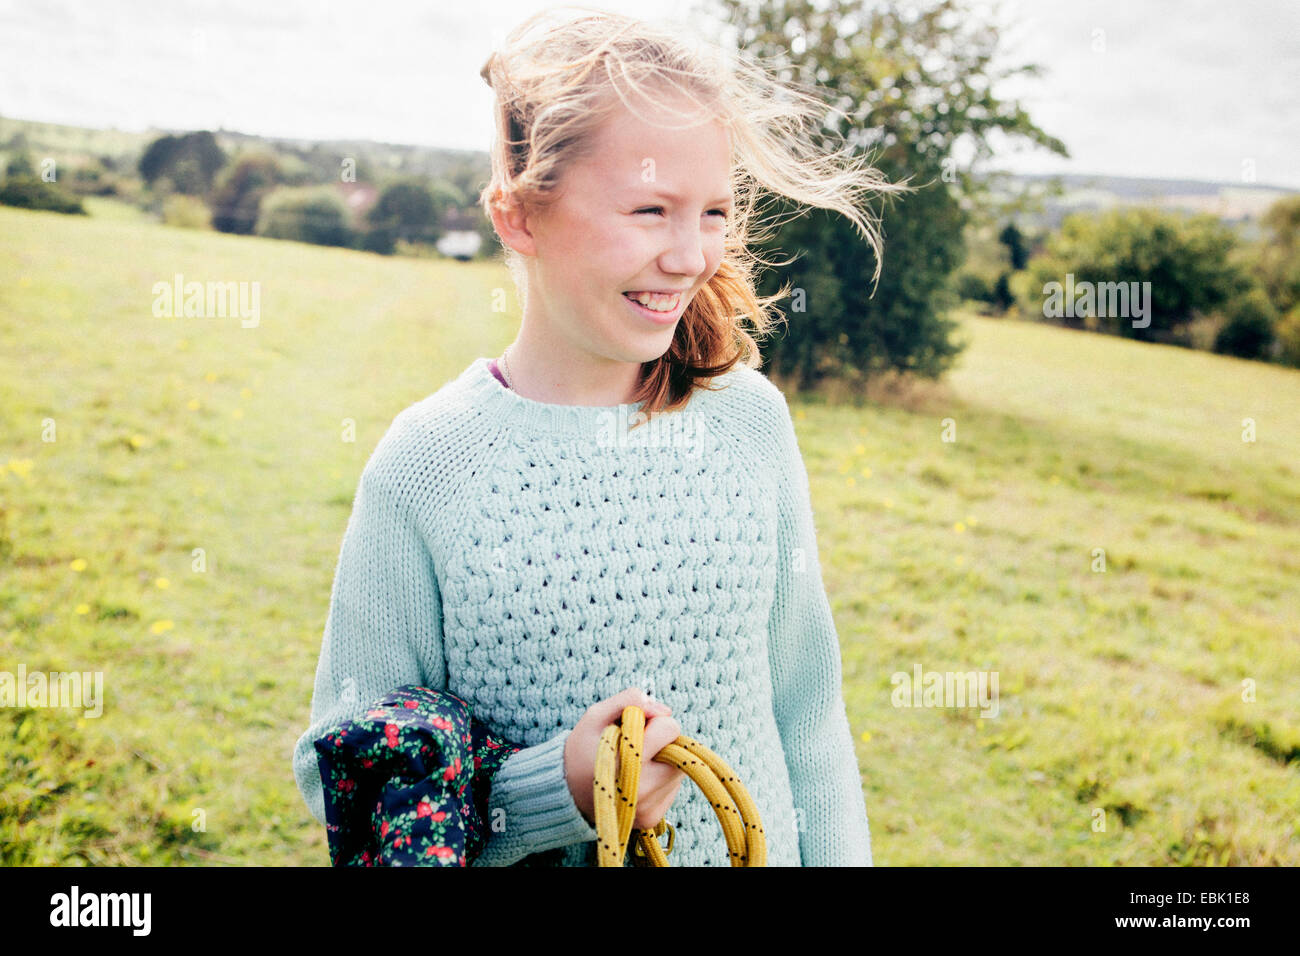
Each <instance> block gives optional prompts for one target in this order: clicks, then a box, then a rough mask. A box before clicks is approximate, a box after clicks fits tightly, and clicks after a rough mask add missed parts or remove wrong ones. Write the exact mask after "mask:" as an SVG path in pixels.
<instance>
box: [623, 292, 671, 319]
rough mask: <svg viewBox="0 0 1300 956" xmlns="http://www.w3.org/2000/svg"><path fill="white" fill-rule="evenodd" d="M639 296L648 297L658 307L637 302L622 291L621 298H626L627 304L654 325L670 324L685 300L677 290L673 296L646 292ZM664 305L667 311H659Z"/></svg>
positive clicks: (630, 295)
mask: <svg viewBox="0 0 1300 956" xmlns="http://www.w3.org/2000/svg"><path fill="white" fill-rule="evenodd" d="M641 297H642V298H646V299H648V301H649V302H650V304H651V305H653V306H659V307H660V308H658V309H656V308H650V307H649V306H645V305H642V304H641V303H640V302H637V301H636V300H635V299H633V298H632V294H631V293H628V292H624V293H623V298H624V299H625V300H627V303H628V305H630V306H631V307H632V308H633V309H634V310H635V311H636V312H637V314H638V315H640V316H641V317H642V318H645V319H649V320H650V321H651V322H653V323H655V324H656V325H671V324H672V323H673V322H675V321H677V316H678V314H679V313H680V312H681V310H682V302H683V301H684V300H685V298H686V295H685V293H682V292H678V293H677V294H676V295H675V296H665V295H647V294H646V293H641ZM664 306H667V307H668V309H667V311H660V309H662V308H663V307H664Z"/></svg>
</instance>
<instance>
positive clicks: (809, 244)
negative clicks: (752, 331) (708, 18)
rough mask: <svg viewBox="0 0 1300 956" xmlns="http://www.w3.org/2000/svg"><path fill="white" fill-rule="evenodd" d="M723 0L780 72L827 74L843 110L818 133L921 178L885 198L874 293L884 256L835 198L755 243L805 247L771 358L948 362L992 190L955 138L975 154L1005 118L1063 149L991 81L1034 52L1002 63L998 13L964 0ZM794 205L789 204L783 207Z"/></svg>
mask: <svg viewBox="0 0 1300 956" xmlns="http://www.w3.org/2000/svg"><path fill="white" fill-rule="evenodd" d="M720 2H721V4H722V6H723V8H724V10H725V18H726V19H727V20H728V21H729V22H730V23H731V24H732V25H733V26H734V27H736V28H737V29H738V31H739V37H738V43H739V45H740V46H741V48H742V49H744V50H745V51H746V52H747V53H749V54H752V55H754V56H756V57H758V58H760V59H762V60H763V61H765V62H767V63H774V64H777V66H778V68H779V72H780V74H781V76H782V78H783V79H787V80H789V81H792V82H794V83H796V84H797V85H799V86H801V87H804V88H806V89H811V88H814V87H816V89H817V90H819V91H821V93H822V95H823V96H824V98H825V99H826V100H827V101H828V103H829V105H831V106H833V107H834V108H835V109H836V110H837V111H839V112H838V114H836V113H830V111H828V113H830V115H828V116H827V120H826V128H825V130H824V131H818V132H817V134H816V135H815V140H816V141H818V142H819V143H820V144H821V145H823V146H825V147H827V148H828V149H835V148H836V146H837V145H838V144H839V143H842V142H844V141H845V140H847V141H848V142H849V143H850V144H852V145H853V146H854V147H855V148H857V149H860V150H867V151H870V156H871V161H872V163H873V165H875V166H876V167H877V168H878V169H879V170H880V171H881V172H882V173H884V174H885V176H886V177H887V178H888V179H890V180H891V181H901V180H903V179H909V178H910V181H911V183H912V185H914V186H916V187H918V189H917V191H916V192H914V193H911V194H908V195H906V196H904V197H903V198H901V199H891V201H889V202H886V203H882V204H881V205H880V206H878V207H877V209H876V212H877V213H878V215H879V217H880V219H881V222H882V227H883V232H884V259H883V262H882V265H883V271H882V273H881V278H880V282H879V284H878V285H877V286H876V287H875V289H874V293H875V294H874V295H872V291H873V290H872V287H871V281H870V277H871V275H872V273H873V272H874V257H873V256H872V254H871V251H870V249H869V247H867V246H866V245H865V243H864V242H863V240H862V238H861V236H860V235H858V234H857V233H856V231H855V230H854V229H853V227H852V225H851V224H850V223H849V222H848V221H847V220H845V219H844V218H843V217H841V216H839V215H838V214H833V213H825V212H824V211H822V210H816V211H814V212H812V213H811V214H809V215H807V216H806V217H801V218H799V219H795V220H792V221H790V222H788V223H785V224H784V225H781V226H780V227H778V229H777V230H776V232H775V234H774V236H773V238H772V239H771V240H770V241H769V242H767V243H763V244H761V245H760V246H759V248H758V250H757V251H758V252H760V253H761V254H762V255H763V257H764V258H777V256H773V255H771V253H773V252H780V253H782V255H780V256H779V258H782V259H784V258H788V257H789V256H790V255H791V254H801V253H805V252H806V253H807V254H806V255H804V254H801V255H800V257H799V258H798V259H796V261H795V262H794V263H792V264H790V265H785V266H782V267H781V275H780V277H779V279H782V280H786V281H788V282H789V284H790V285H791V286H793V287H794V288H796V289H803V290H804V295H805V296H806V299H807V303H808V312H807V314H802V315H801V314H798V313H797V312H796V314H795V315H793V316H791V317H790V321H789V324H788V328H787V330H786V331H785V334H784V335H782V336H781V337H780V338H777V339H774V340H773V341H771V342H770V343H769V344H768V346H767V348H766V349H765V355H766V358H767V359H768V364H769V365H770V366H771V368H772V369H773V370H775V371H777V372H779V373H781V374H784V375H797V377H798V382H799V385H800V386H801V387H803V386H809V385H812V384H814V383H815V382H816V381H818V380H819V379H821V378H823V377H826V376H830V375H843V374H847V373H849V372H850V371H851V370H856V371H857V372H860V373H862V374H864V375H870V374H873V373H874V372H876V371H880V370H884V369H895V370H900V371H907V372H913V373H916V374H919V375H923V376H928V377H936V376H938V375H939V374H941V373H942V372H943V371H944V370H945V369H946V368H948V367H950V366H951V364H952V361H953V359H954V358H955V357H956V355H957V354H958V353H959V352H960V350H961V345H960V344H958V343H957V342H955V341H954V340H953V332H954V330H955V328H956V325H955V323H953V322H952V321H950V320H948V319H947V318H946V317H945V314H944V313H945V312H946V310H947V308H948V307H949V306H950V304H951V302H952V294H951V292H950V291H949V289H948V282H949V275H950V273H952V272H953V271H954V270H955V269H956V268H957V267H958V266H960V265H961V263H962V261H963V259H964V256H965V249H964V245H963V241H962V235H963V227H964V225H965V222H966V220H967V217H968V215H969V209H968V208H966V207H971V208H974V207H975V206H976V205H977V203H978V202H979V201H980V200H981V199H982V198H983V196H985V195H986V190H985V189H984V187H983V186H981V184H980V183H979V180H978V179H976V178H975V177H974V176H973V175H972V170H970V169H961V168H959V167H958V166H957V164H956V163H955V161H953V160H952V158H951V157H952V153H953V149H954V146H956V145H957V144H958V142H959V141H964V142H966V143H969V144H970V145H971V146H973V154H974V157H975V160H976V161H977V162H978V161H980V160H983V159H987V158H988V157H990V156H991V155H992V146H991V145H990V143H989V141H988V140H989V137H990V136H991V135H992V134H993V133H994V132H995V131H997V132H998V133H1000V134H1002V135H1004V136H1005V137H1009V138H1012V139H1014V138H1022V139H1028V140H1029V141H1031V142H1033V143H1035V144H1037V145H1040V146H1043V147H1046V148H1048V149H1050V150H1052V151H1053V152H1057V153H1059V154H1061V155H1066V150H1065V146H1064V144H1063V143H1061V142H1060V141H1059V140H1057V139H1055V138H1053V137H1050V136H1048V135H1047V134H1046V133H1044V132H1043V131H1042V130H1040V129H1038V127H1036V126H1034V124H1033V123H1032V122H1031V121H1030V119H1029V117H1028V115H1027V114H1026V113H1025V111H1024V110H1023V109H1022V108H1021V107H1020V106H1019V104H1018V103H1015V102H1008V101H1003V100H1000V99H998V98H996V97H995V96H994V95H993V93H992V88H993V85H994V82H995V81H998V80H1001V79H1003V78H1005V77H1008V76H1011V75H1012V74H1015V73H1022V72H1024V73H1030V74H1032V73H1036V72H1037V71H1038V68H1037V67H1034V66H1023V67H1018V68H1014V69H1008V70H1002V71H995V70H994V69H993V67H992V61H993V59H994V57H995V55H996V54H997V46H998V34H997V30H996V28H995V27H994V26H992V25H990V24H987V23H983V22H981V21H980V19H979V17H978V16H977V15H976V14H975V13H972V12H971V11H970V10H968V9H966V7H965V5H964V4H963V3H961V2H959V0H930V2H927V3H923V4H922V5H921V6H920V7H917V6H915V5H907V6H904V5H903V4H901V3H898V2H893V0H891V2H887V3H885V4H883V5H880V6H872V7H870V8H868V7H867V5H866V4H865V3H864V2H863V0H825V2H822V3H818V4H816V5H814V4H813V3H812V2H811V0H775V2H770V3H762V4H758V5H756V4H753V3H751V2H749V0H720ZM786 207H787V204H785V203H784V202H782V203H780V204H779V206H778V208H780V209H781V211H782V212H783V213H784V212H786V211H787V209H786ZM801 223H802V225H800V224H801ZM784 284H785V282H782V281H778V277H776V276H773V275H772V274H771V273H767V274H765V275H764V276H763V277H762V279H761V280H760V288H759V291H760V293H761V294H772V293H773V292H776V291H778V289H779V288H780V287H781V286H783V285H784ZM797 304H798V303H796V302H794V301H793V300H792V306H797Z"/></svg>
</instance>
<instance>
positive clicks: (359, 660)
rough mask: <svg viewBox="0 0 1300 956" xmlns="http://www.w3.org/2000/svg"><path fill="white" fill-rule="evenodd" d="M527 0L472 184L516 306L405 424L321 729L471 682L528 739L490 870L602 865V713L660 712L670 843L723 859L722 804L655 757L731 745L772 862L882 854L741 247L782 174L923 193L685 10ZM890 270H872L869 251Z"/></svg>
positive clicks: (683, 852) (371, 497) (355, 577)
mask: <svg viewBox="0 0 1300 956" xmlns="http://www.w3.org/2000/svg"><path fill="white" fill-rule="evenodd" d="M555 13H556V11H554V10H552V11H548V12H545V13H542V14H538V15H537V16H534V17H533V18H531V19H530V20H528V21H527V22H525V23H524V24H522V25H521V26H520V27H518V28H517V29H516V30H515V31H514V32H513V33H511V34H510V36H509V37H507V39H506V42H505V46H504V48H503V49H502V50H500V51H499V52H497V53H494V54H493V55H492V56H491V57H490V58H489V60H488V62H487V64H486V65H485V66H484V68H483V77H484V79H485V80H487V82H488V84H489V85H490V86H491V87H492V89H493V90H494V91H495V93H496V107H495V109H496V122H497V136H496V139H495V142H494V144H493V152H492V164H493V173H492V179H491V181H490V182H489V183H488V185H487V187H486V188H485V189H484V191H483V194H482V196H481V201H482V203H483V205H484V208H485V210H486V211H487V212H488V214H489V215H490V216H491V219H492V222H493V224H494V226H495V228H496V231H497V233H498V235H499V236H500V238H501V240H502V243H503V244H504V246H505V247H506V258H507V263H508V265H509V268H510V270H511V273H512V275H513V277H514V279H515V282H516V284H517V286H518V289H519V291H520V296H521V299H522V302H523V321H522V325H521V327H520V330H519V334H518V336H517V338H516V339H515V341H514V342H512V343H511V344H510V345H509V347H507V348H506V349H505V351H504V353H503V354H502V355H501V356H500V358H499V360H493V361H489V360H487V359H484V358H479V359H475V360H474V362H472V363H471V364H470V366H469V367H468V368H467V369H466V370H465V371H464V372H463V373H462V374H461V375H460V376H459V377H458V378H457V379H455V380H454V381H452V382H449V383H447V384H446V385H444V386H443V387H442V388H440V389H439V390H438V391H437V392H435V393H434V394H433V395H431V396H429V397H428V398H426V399H424V400H423V401H421V402H418V403H416V404H415V405H412V406H411V407H409V408H407V409H406V410H405V411H403V412H402V413H401V414H399V415H398V416H397V417H396V419H395V420H394V421H393V424H392V426H391V427H390V428H389V430H388V432H387V433H386V434H385V435H384V437H383V439H382V440H381V441H380V443H379V446H378V447H377V448H376V450H375V452H374V454H373V455H372V457H371V458H370V460H369V462H368V463H367V465H366V468H365V470H364V472H363V474H362V476H361V481H360V484H359V487H358V491H357V496H356V501H355V503H354V509H353V512H352V516H351V518H350V520H349V522H348V527H347V531H346V533H345V535H344V540H343V546H342V551H341V554H340V557H339V563H338V567H337V570H336V574H335V579H334V587H333V592H332V596H331V603H330V611H329V617H328V620H327V623H326V627H325V634H324V639H323V643H322V648H321V656H320V663H319V666H318V668H317V672H316V684H315V693H314V696H313V698H312V711H311V727H309V728H308V730H307V731H306V732H305V733H304V734H303V735H302V737H301V739H300V740H299V741H298V746H297V748H296V750H295V754H294V770H295V775H296V779H297V782H298V786H299V788H300V789H301V791H302V793H303V796H304V798H305V799H306V801H307V804H308V806H309V808H310V809H311V810H312V813H313V814H314V815H315V817H316V819H317V820H319V821H321V822H322V823H324V816H323V809H322V807H323V796H322V793H321V780H320V775H319V771H318V768H317V765H316V760H315V754H314V752H313V749H312V740H313V739H314V738H315V736H316V735H317V734H318V733H319V731H320V728H322V727H324V726H326V725H327V724H330V723H333V722H334V721H336V720H338V719H340V718H341V717H344V716H346V715H348V714H352V713H355V712H357V711H358V710H360V709H362V708H364V707H365V706H366V705H367V703H369V702H370V701H373V700H375V699H377V698H379V697H381V696H382V695H384V694H385V693H387V692H389V691H391V690H392V689H394V688H395V687H398V686H400V685H403V684H422V685H424V686H427V687H432V688H434V689H446V690H449V691H451V692H452V693H455V694H457V695H458V696H460V697H461V698H463V699H464V700H466V701H467V702H468V703H469V704H470V705H471V707H472V709H473V713H474V716H475V718H476V719H478V720H481V721H483V722H485V723H486V724H487V725H489V726H490V728H491V729H492V731H493V732H495V733H497V734H499V735H501V736H503V737H505V738H507V739H508V740H510V741H514V742H518V743H519V744H520V746H521V747H523V749H521V750H520V751H519V752H518V753H515V754H513V755H512V756H511V757H510V758H509V759H508V760H507V761H506V762H505V764H504V765H503V766H502V768H501V770H500V771H499V772H498V773H497V775H496V777H495V778H494V779H493V782H492V787H491V804H490V807H491V812H490V813H489V823H490V824H491V827H492V831H493V832H492V836H491V839H490V841H489V843H488V845H487V848H486V849H485V850H484V851H483V853H482V854H481V855H480V856H479V857H478V858H477V859H476V860H475V865H480V866H501V865H511V864H515V863H519V862H525V863H527V864H528V865H559V866H591V865H594V861H595V855H594V850H595V840H596V831H595V829H594V827H593V826H592V822H591V821H592V820H593V819H594V812H593V809H592V779H593V771H594V764H595V755H596V745H597V741H598V739H599V736H600V733H601V730H602V729H603V728H604V727H605V726H606V725H608V724H609V723H611V722H612V721H613V720H615V719H616V718H617V717H618V715H619V713H620V712H621V710H622V708H623V707H624V706H625V705H627V704H638V705H640V706H642V707H643V708H644V709H645V710H646V715H647V718H648V723H647V728H646V742H645V748H644V753H643V768H642V771H641V777H640V785H639V790H638V795H637V806H638V811H637V817H636V823H635V825H636V826H637V827H639V828H647V829H648V828H651V827H653V826H654V825H655V824H656V823H657V822H658V821H659V820H660V819H662V818H666V819H667V820H668V822H669V823H671V824H672V825H673V826H674V828H675V831H676V836H675V842H674V846H673V850H672V854H671V856H670V857H669V862H670V864H671V865H673V866H726V865H728V863H729V858H728V853H727V847H726V842H725V840H724V838H723V834H722V830H721V827H720V826H719V824H718V821H717V818H716V816H715V814H714V811H713V808H712V807H711V806H710V805H709V802H708V800H707V799H706V798H705V797H704V796H703V794H702V793H701V792H700V791H699V790H698V788H696V787H695V785H694V784H689V785H688V786H686V787H685V788H683V787H682V783H683V781H684V780H685V779H686V778H685V775H684V774H682V772H681V771H679V770H677V769H676V768H674V767H670V766H668V765H665V764H661V763H658V762H655V761H653V760H652V758H653V756H654V755H655V754H656V753H657V752H658V751H659V750H660V749H661V748H662V747H663V746H664V745H665V744H667V743H669V742H670V741H672V740H674V739H675V738H676V737H677V736H678V735H679V734H682V733H684V734H686V735H687V736H690V737H694V738H696V739H698V740H699V741H700V742H702V743H704V744H705V745H706V746H708V747H710V748H711V749H713V750H714V751H715V752H717V753H718V755H719V756H721V757H722V759H723V760H725V761H726V762H727V763H728V764H730V766H731V767H732V768H733V769H734V770H735V771H736V773H737V774H738V775H739V777H740V779H741V780H742V781H743V782H744V784H745V785H746V787H747V788H748V789H749V792H750V794H751V795H752V796H753V798H754V801H755V803H756V805H757V807H758V809H759V812H760V814H761V818H762V821H763V825H764V829H765V831H766V834H767V843H768V862H769V865H773V866H800V865H802V866H826V865H837V866H845V865H870V863H871V847H870V834H869V831H868V824H867V815H866V809H865V804H864V799H863V794H862V785H861V777H860V774H859V770H858V767H857V761H856V757H855V753H854V747H853V741H852V737H851V735H850V730H849V725H848V721H847V719H846V715H845V708H844V702H843V698H842V694H841V686H840V653H839V643H838V639H837V636H836V632H835V625H834V621H833V619H832V617H831V612H830V606H829V603H828V601H827V598H826V593H825V590H824V587H823V584H822V578H821V571H820V567H819V564H818V559H817V542H816V537H815V532H814V526H813V519H812V512H811V506H810V500H809V492H808V481H807V474H806V471H805V468H804V465H803V461H802V459H801V457H800V454H799V449H798V445H797V443H796V440H795V433H794V427H793V424H792V422H791V420H790V414H789V410H788V408H787V405H786V402H785V399H784V397H783V396H782V394H781V392H780V391H779V390H778V389H777V388H776V387H775V386H774V385H772V384H771V383H770V382H769V381H768V379H767V378H766V377H765V376H764V375H762V374H761V373H760V372H758V371H757V369H756V367H757V365H758V363H759V357H758V350H757V346H756V344H755V340H754V338H753V337H752V336H751V335H750V333H749V332H747V331H746V330H745V329H744V328H743V327H742V325H743V323H745V322H748V323H749V324H751V325H752V326H753V328H754V330H755V331H756V332H757V333H758V334H760V335H761V334H763V333H765V332H767V331H768V329H769V327H770V319H769V317H768V310H769V309H770V307H771V304H772V302H773V301H775V300H776V299H778V298H780V297H782V296H783V295H784V293H785V291H786V290H782V292H781V293H778V295H776V296H772V297H770V298H765V299H759V298H758V297H757V296H756V294H755V291H754V282H753V278H752V269H753V267H754V265H755V263H757V262H759V260H757V259H756V258H754V257H752V256H751V255H750V254H749V253H748V252H747V244H748V243H750V242H752V241H753V239H754V238H755V237H754V234H753V233H752V231H751V215H752V213H753V211H754V205H755V199H756V194H757V190H758V188H759V187H766V188H767V189H769V190H771V191H772V192H774V193H778V194H781V195H784V196H788V197H791V198H793V199H795V200H798V201H800V202H803V203H805V204H810V205H815V206H819V207H823V208H830V209H836V210H838V211H840V212H841V213H843V214H844V215H846V216H849V217H850V218H851V219H852V221H853V222H854V223H855V224H856V225H857V226H858V228H859V229H860V230H861V231H862V233H863V235H864V237H865V238H866V239H867V240H868V241H869V242H870V243H871V245H872V247H873V248H874V249H875V250H876V252H877V261H879V242H878V237H877V234H876V231H875V229H874V228H873V226H874V224H873V223H872V222H871V221H870V220H868V219H866V218H864V217H863V215H862V214H861V212H860V211H859V209H858V205H857V201H858V200H859V199H860V198H862V196H864V195H866V194H871V193H876V192H882V191H889V190H896V189H899V188H902V187H899V186H897V185H892V184H888V183H884V182H882V181H881V180H880V179H879V176H878V174H877V173H876V172H875V171H874V170H872V169H870V168H869V167H865V168H864V167H863V166H862V165H860V163H859V162H858V161H857V160H856V159H855V158H854V157H853V156H852V154H848V155H847V157H846V156H845V154H835V155H827V154H823V153H819V152H817V151H816V150H815V149H813V148H812V147H811V146H810V145H809V140H808V139H807V138H806V137H805V136H804V135H803V134H802V133H801V132H800V130H799V128H798V124H799V123H800V122H808V121H813V120H819V119H820V118H821V117H822V116H824V115H825V113H826V112H827V108H826V107H825V106H824V105H823V104H822V103H821V101H820V100H817V99H816V98H814V97H813V96H811V95H809V94H807V93H804V92H802V91H798V90H796V89H794V88H791V87H789V86H785V85H781V86H778V85H777V84H776V82H775V81H774V80H773V79H772V78H771V77H770V76H769V74H768V73H767V72H766V71H765V70H763V69H762V68H760V67H758V66H756V65H752V64H749V63H747V62H745V61H743V60H735V59H734V57H733V58H732V60H733V61H734V62H728V61H727V58H725V57H724V56H723V55H722V53H721V51H720V50H718V49H716V48H713V47H711V46H709V45H707V44H704V45H702V46H698V47H695V46H692V44H691V43H690V42H688V41H687V40H685V39H683V38H682V37H680V36H678V35H677V34H676V33H675V32H674V31H672V30H669V29H667V28H665V27H662V26H651V25H649V24H647V23H645V22H642V21H638V20H634V19H630V18H627V17H623V16H617V15H613V14H608V13H604V12H599V11H591V10H585V9H580V11H579V14H580V15H578V16H576V17H575V16H562V17H561V18H560V19H558V20H555V19H553V16H554V14H555ZM878 270H879V266H878V265H877V272H878Z"/></svg>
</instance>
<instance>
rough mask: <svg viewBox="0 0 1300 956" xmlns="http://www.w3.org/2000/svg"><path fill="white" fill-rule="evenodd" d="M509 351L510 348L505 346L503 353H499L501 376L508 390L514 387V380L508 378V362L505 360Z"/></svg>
mask: <svg viewBox="0 0 1300 956" xmlns="http://www.w3.org/2000/svg"><path fill="white" fill-rule="evenodd" d="M509 351H510V346H508V345H507V346H506V349H505V352H502V353H501V374H502V375H503V376H504V377H505V380H506V385H507V386H508V387H510V388H512V389H513V388H514V387H515V383H514V380H513V379H512V378H511V377H510V362H509V361H508V360H507V359H506V352H509Z"/></svg>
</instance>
